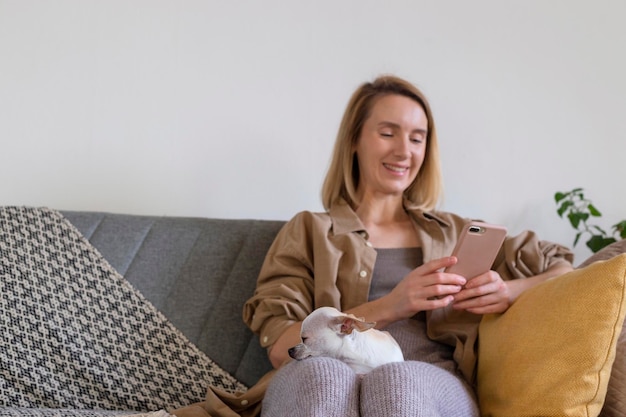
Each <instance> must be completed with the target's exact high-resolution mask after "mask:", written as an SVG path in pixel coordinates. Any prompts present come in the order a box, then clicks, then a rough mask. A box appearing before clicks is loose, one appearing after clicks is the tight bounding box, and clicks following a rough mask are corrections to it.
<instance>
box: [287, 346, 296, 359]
mask: <svg viewBox="0 0 626 417" xmlns="http://www.w3.org/2000/svg"><path fill="white" fill-rule="evenodd" d="M287 353H289V356H290V357H291V358H293V359H296V357H295V356H293V355H295V354H296V347H295V346H294V347H292V348H289V350H288V351H287Z"/></svg>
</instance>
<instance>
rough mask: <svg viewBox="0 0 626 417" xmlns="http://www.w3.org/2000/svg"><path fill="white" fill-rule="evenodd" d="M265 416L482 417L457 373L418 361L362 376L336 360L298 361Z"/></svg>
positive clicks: (279, 381) (282, 376)
mask: <svg viewBox="0 0 626 417" xmlns="http://www.w3.org/2000/svg"><path fill="white" fill-rule="evenodd" d="M262 416H263V417H286V416H289V417H335V416H336V417H359V416H363V417H373V416H379V417H404V416H406V417H409V416H410V417H418V416H419V417H477V416H479V412H478V407H477V405H476V400H475V398H474V394H473V393H472V391H471V389H469V388H468V386H467V385H466V384H465V383H464V382H463V381H462V380H461V379H459V378H458V377H456V376H455V375H454V374H452V373H450V372H448V371H446V370H444V369H441V368H440V367H437V366H434V365H431V364H428V363H425V362H418V361H406V362H398V363H391V364H387V365H383V366H380V367H378V368H376V369H374V370H373V371H372V372H370V373H369V374H366V375H363V376H358V375H356V374H355V373H354V371H352V369H351V368H350V367H348V366H347V365H346V364H344V363H343V362H340V361H338V360H336V359H330V358H310V359H305V360H303V361H294V362H291V363H289V364H288V365H286V366H284V367H283V368H282V369H281V370H279V371H278V372H277V373H276V375H275V376H274V378H273V379H272V382H271V383H270V385H269V387H268V390H267V392H266V394H265V399H264V400H263V410H262Z"/></svg>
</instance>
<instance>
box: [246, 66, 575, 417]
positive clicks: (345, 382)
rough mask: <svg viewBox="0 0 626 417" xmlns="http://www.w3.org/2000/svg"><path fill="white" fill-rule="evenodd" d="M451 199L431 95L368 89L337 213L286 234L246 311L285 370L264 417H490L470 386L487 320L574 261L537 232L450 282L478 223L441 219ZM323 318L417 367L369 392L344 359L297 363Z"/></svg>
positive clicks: (401, 84)
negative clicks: (375, 331) (379, 340)
mask: <svg viewBox="0 0 626 417" xmlns="http://www.w3.org/2000/svg"><path fill="white" fill-rule="evenodd" d="M440 194H441V173H440V167H439V154H438V146H437V136H436V131H435V123H434V120H433V117H432V114H431V110H430V107H429V105H428V102H427V100H426V98H425V97H424V95H423V94H422V93H421V92H420V91H419V90H418V89H417V88H416V87H414V86H413V85H411V84H410V83H408V82H406V81H405V80H402V79H400V78H397V77H393V76H383V77H380V78H378V79H376V80H374V81H373V82H372V83H365V84H363V85H362V86H361V87H359V88H358V89H357V90H356V92H355V93H354V94H353V96H352V98H351V99H350V102H349V103H348V106H347V109H346V111H345V114H344V117H343V120H342V122H341V126H340V128H339V133H338V136H337V141H336V144H335V148H334V153H333V157H332V161H331V165H330V168H329V171H328V174H327V176H326V180H325V182H324V186H323V190H322V199H323V203H324V207H325V209H326V210H327V212H325V213H311V212H302V213H299V214H297V215H296V216H295V217H294V218H293V219H292V220H291V221H289V222H288V223H287V224H286V225H285V227H284V228H283V229H282V230H281V232H280V233H279V234H278V236H277V238H276V240H275V242H274V244H273V245H272V247H271V248H270V250H269V252H268V254H267V257H266V261H265V263H264V265H263V268H262V270H261V272H260V275H259V278H258V283H257V289H256V292H255V294H254V296H253V297H252V298H251V299H250V300H248V302H247V303H246V305H245V307H244V320H245V321H246V323H247V324H248V326H250V328H251V329H252V330H253V331H254V332H256V333H258V334H259V335H260V338H261V344H262V345H263V346H265V347H267V348H268V350H269V357H270V360H271V362H272V364H273V365H274V367H275V368H279V371H278V372H277V373H276V375H275V376H274V378H273V380H272V381H271V382H270V385H269V387H268V390H267V393H266V396H265V399H264V402H263V408H262V409H263V415H264V416H287V415H289V416H298V415H302V416H326V417H328V416H342V417H345V416H359V415H362V416H391V415H393V416H416V415H420V416H421V415H423V416H446V417H450V416H475V415H476V416H477V415H478V414H479V413H478V407H477V405H476V402H475V397H474V394H473V390H472V387H471V385H472V383H473V377H474V375H473V373H474V370H475V364H476V358H475V356H474V352H475V349H474V348H475V346H474V344H475V341H476V333H477V325H478V322H479V320H480V317H481V315H482V314H487V313H501V312H504V311H506V309H507V308H508V307H509V306H510V305H511V303H512V302H513V301H514V300H515V299H516V298H517V297H518V296H519V295H520V294H521V293H522V292H524V291H525V290H526V289H528V288H530V287H532V286H534V285H536V284H538V283H540V282H542V281H544V280H546V279H549V278H551V277H554V276H556V275H559V274H562V273H565V272H567V271H570V270H571V269H572V266H571V259H572V255H571V253H570V252H569V251H568V250H567V249H565V248H563V247H560V246H558V245H555V244H551V243H548V242H544V241H540V240H538V239H537V237H536V236H535V235H534V234H533V233H531V232H527V233H524V234H522V235H520V236H517V237H515V238H507V240H506V241H505V243H504V245H503V247H502V249H501V251H500V254H499V255H498V258H497V260H496V262H495V264H494V267H493V270H492V271H489V272H487V273H485V274H483V275H480V276H477V277H463V276H459V275H455V274H450V273H444V272H441V271H442V270H443V269H444V268H446V267H448V266H451V265H454V264H455V263H456V258H454V257H450V256H449V255H450V253H451V252H452V249H453V247H454V244H455V243H456V240H457V238H458V235H459V232H460V229H461V227H462V226H463V225H464V224H465V223H466V222H467V221H468V219H464V218H462V217H460V216H457V215H454V214H450V213H443V212H434V211H433V209H434V208H435V206H436V204H437V202H438V200H439V197H440ZM470 278H472V279H471V280H470ZM514 278H526V279H514ZM320 306H333V307H336V308H338V309H340V310H341V311H345V312H349V313H352V314H354V315H356V316H359V317H364V318H365V319H366V320H367V321H375V322H376V323H377V325H376V327H377V328H380V329H383V328H384V329H385V330H388V331H390V332H391V334H392V335H393V336H394V337H395V338H396V339H397V340H398V342H399V343H400V345H401V347H402V350H403V353H404V356H405V359H407V360H406V361H405V362H401V363H393V364H388V365H384V366H382V367H379V368H376V369H375V370H373V371H372V372H370V373H369V374H367V375H365V376H364V377H363V378H359V377H357V376H356V375H355V374H354V373H353V372H352V370H351V369H350V368H348V367H347V366H346V365H345V364H343V363H341V362H339V361H336V360H334V359H329V358H315V359H307V360H304V361H290V360H289V356H288V353H287V350H288V349H289V348H290V347H292V346H294V345H296V344H298V343H299V342H300V325H301V322H302V320H303V319H304V317H306V315H307V314H309V313H310V312H311V311H312V310H314V309H315V308H317V307H320Z"/></svg>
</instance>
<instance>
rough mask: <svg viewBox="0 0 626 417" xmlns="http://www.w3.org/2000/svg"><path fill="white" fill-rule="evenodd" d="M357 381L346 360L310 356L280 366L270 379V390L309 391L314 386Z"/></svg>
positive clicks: (350, 384) (349, 384)
mask: <svg viewBox="0 0 626 417" xmlns="http://www.w3.org/2000/svg"><path fill="white" fill-rule="evenodd" d="M355 381H356V374H355V373H354V371H353V370H352V369H351V368H350V367H349V366H348V365H346V364H345V363H344V362H341V361H339V360H337V359H332V358H322V357H320V358H308V359H305V360H301V361H292V362H290V363H288V364H287V365H285V366H283V367H282V368H280V369H279V370H278V372H276V374H275V375H274V377H273V378H272V380H271V381H270V384H269V386H268V392H275V391H278V392H283V393H284V392H286V391H291V392H292V391H294V390H296V391H303V392H309V391H310V390H311V388H312V387H323V386H331V385H334V384H343V385H346V386H352V385H354V384H355Z"/></svg>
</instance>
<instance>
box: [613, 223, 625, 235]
mask: <svg viewBox="0 0 626 417" xmlns="http://www.w3.org/2000/svg"><path fill="white" fill-rule="evenodd" d="M613 230H615V232H616V233H618V234H619V236H620V237H621V238H622V239H626V220H622V221H621V222H619V223H616V224H614V225H613Z"/></svg>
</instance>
